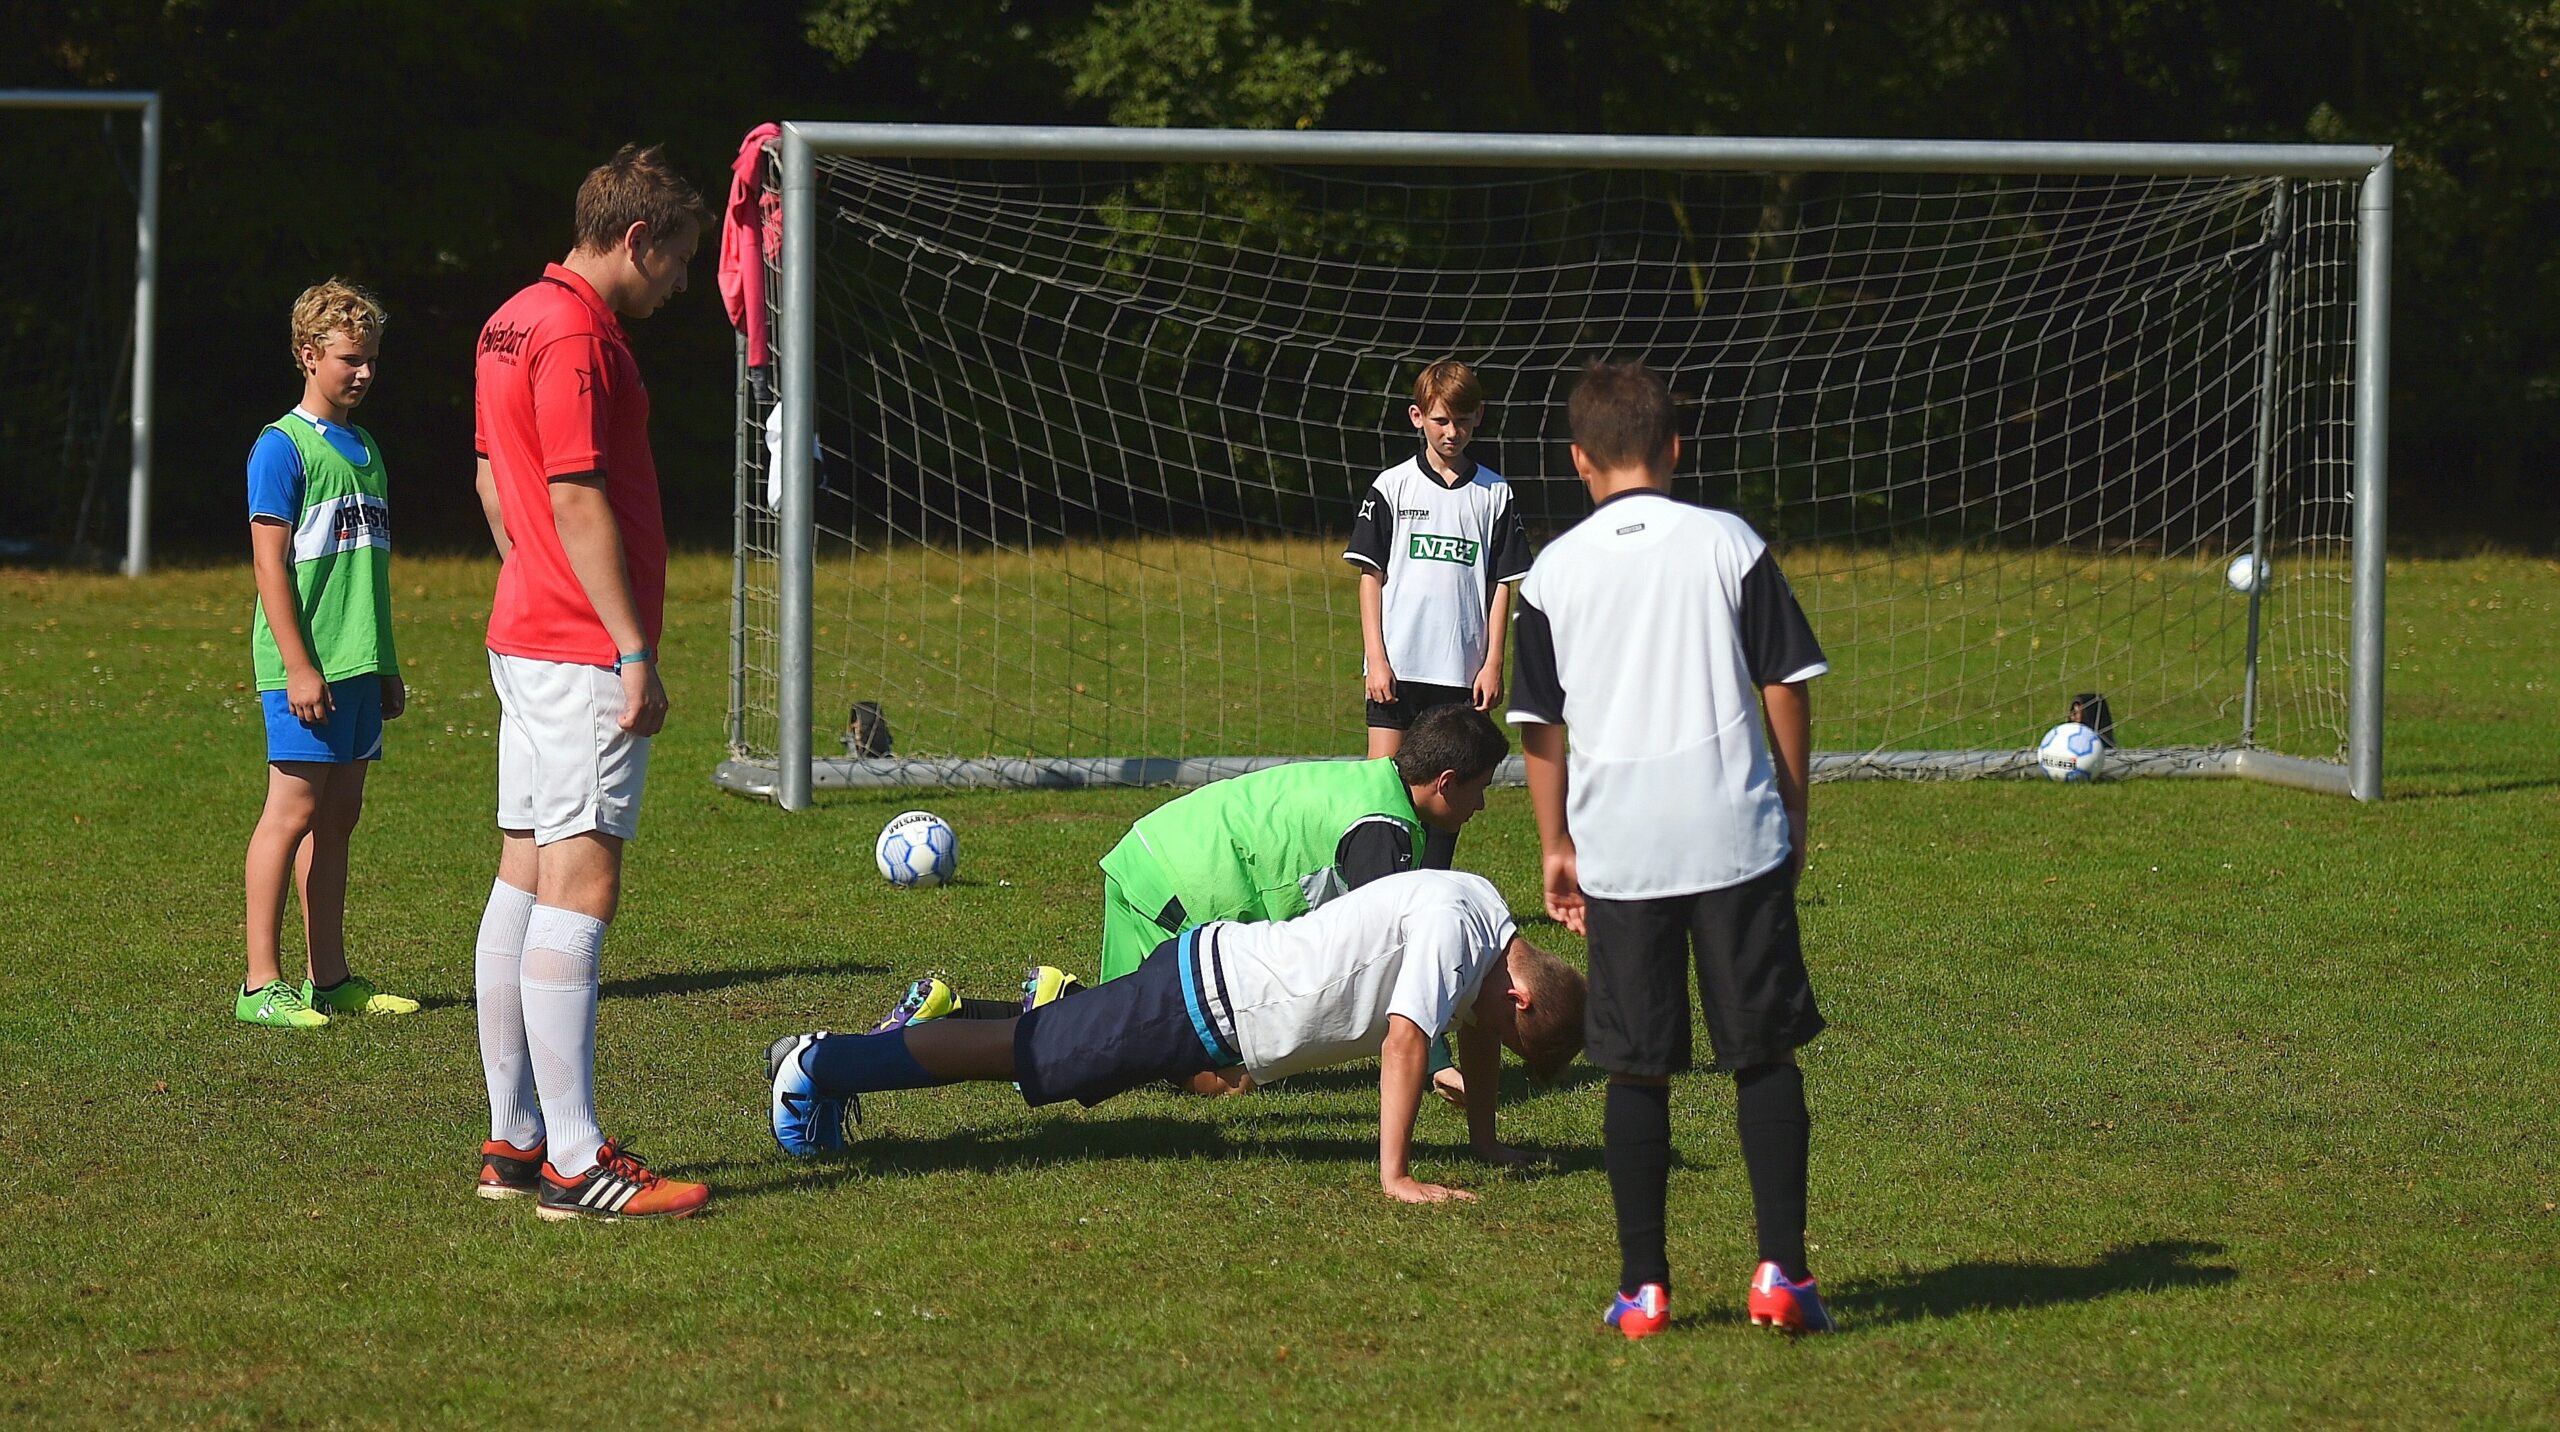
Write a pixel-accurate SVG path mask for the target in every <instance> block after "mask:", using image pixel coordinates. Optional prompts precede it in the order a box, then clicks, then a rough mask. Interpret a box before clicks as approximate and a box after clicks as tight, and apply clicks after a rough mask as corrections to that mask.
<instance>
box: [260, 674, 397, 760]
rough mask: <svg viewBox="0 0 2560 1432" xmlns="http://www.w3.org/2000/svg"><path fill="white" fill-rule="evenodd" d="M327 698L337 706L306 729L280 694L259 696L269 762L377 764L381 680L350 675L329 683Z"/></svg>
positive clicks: (380, 725)
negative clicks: (360, 762) (327, 715)
mask: <svg viewBox="0 0 2560 1432" xmlns="http://www.w3.org/2000/svg"><path fill="white" fill-rule="evenodd" d="M329 699H330V700H331V701H332V702H334V703H335V705H334V707H333V709H332V710H331V711H330V712H329V718H328V719H327V720H326V721H323V722H321V723H320V724H319V725H317V726H309V725H305V724H303V722H302V720H301V718H299V717H297V716H295V715H294V714H293V708H292V707H291V706H289V705H287V704H286V703H285V695H284V693H283V692H281V691H261V692H259V693H258V704H259V705H260V706H261V707H264V708H265V709H266V713H267V759H268V760H270V761H320V762H325V763H327V764H330V765H345V764H346V763H347V762H349V761H379V760H381V759H382V678H381V677H379V676H370V675H368V676H350V677H348V678H347V679H346V680H344V681H332V682H330V683H329Z"/></svg>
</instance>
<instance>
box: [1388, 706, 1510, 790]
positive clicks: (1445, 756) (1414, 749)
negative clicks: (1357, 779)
mask: <svg viewBox="0 0 2560 1432" xmlns="http://www.w3.org/2000/svg"><path fill="white" fill-rule="evenodd" d="M1510 754H1511V738H1510V737H1508V736H1505V735H1503V734H1502V726H1501V723H1499V722H1497V721H1495V720H1494V719H1493V718H1492V717H1490V716H1487V715H1486V714H1484V713H1483V712H1481V711H1478V710H1477V709H1476V708H1474V707H1472V706H1461V705H1458V704H1457V703H1455V702H1451V703H1450V704H1448V705H1446V706H1434V707H1432V708H1431V709H1430V710H1428V711H1425V712H1423V713H1422V714H1421V715H1420V716H1418V717H1416V718H1415V719H1414V723H1413V729H1412V730H1410V731H1407V732H1405V733H1404V744H1403V745H1401V746H1398V747H1397V748H1396V779H1397V780H1400V781H1402V782H1404V783H1405V784H1406V785H1409V786H1427V785H1429V784H1431V782H1432V781H1433V779H1435V778H1436V777H1438V776H1439V774H1440V773H1441V772H1442V771H1454V772H1456V773H1457V777H1458V779H1459V780H1462V781H1472V780H1475V779H1477V778H1478V777H1481V776H1484V775H1486V774H1488V773H1490V772H1491V771H1492V770H1493V768H1494V767H1496V766H1498V765H1501V764H1502V758H1503V757H1505V756H1508V755H1510Z"/></svg>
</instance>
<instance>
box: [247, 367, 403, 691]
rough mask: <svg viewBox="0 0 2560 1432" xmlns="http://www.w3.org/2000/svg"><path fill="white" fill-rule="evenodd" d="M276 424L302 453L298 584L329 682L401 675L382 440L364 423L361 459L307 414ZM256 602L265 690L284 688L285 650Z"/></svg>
mask: <svg viewBox="0 0 2560 1432" xmlns="http://www.w3.org/2000/svg"><path fill="white" fill-rule="evenodd" d="M267 428H268V430H269V431H271V432H279V433H282V434H284V435H285V437H286V438H287V439H288V440H290V441H291V442H292V443H293V448H294V451H295V452H297V453H299V454H301V456H302V512H301V514H300V516H299V517H298V518H296V520H295V522H294V527H293V590H294V604H295V607H296V610H297V611H298V612H299V614H300V616H301V618H302V636H303V640H304V641H305V642H306V643H307V644H308V645H309V646H310V648H311V659H312V660H313V661H315V662H318V663H319V664H320V675H321V677H322V678H323V679H325V680H329V681H343V680H345V679H346V678H348V677H350V676H363V675H366V674H368V673H372V672H380V673H383V674H384V675H390V676H396V675H398V674H399V671H400V655H399V651H398V649H397V648H396V647H394V646H393V645H392V640H391V487H390V479H389V477H388V476H387V475H386V474H385V472H384V471H383V466H382V445H381V444H380V443H377V442H375V441H374V440H373V434H371V433H369V432H366V431H365V430H364V429H362V428H357V429H356V430H355V433H356V436H357V437H360V438H362V439H364V450H365V461H364V465H363V466H361V467H359V466H357V465H356V464H354V463H351V462H349V461H347V459H346V457H345V455H343V454H341V453H340V452H339V451H338V450H337V449H336V448H334V447H332V446H330V444H329V440H328V438H326V437H324V436H322V435H321V433H320V431H319V430H318V429H317V428H314V427H313V426H312V425H311V424H310V423H308V422H306V421H304V420H303V419H302V418H300V417H297V416H294V415H292V414H287V415H285V416H284V417H282V418H279V419H277V420H276V421H274V422H272V423H269V424H267ZM251 605H252V607H253V608H254V610H255V611H256V614H257V615H256V621H255V623H254V625H253V628H252V630H251V634H250V637H249V651H250V657H251V660H252V661H253V662H254V663H255V664H256V667H257V672H258V689H259V690H260V691H281V690H283V689H284V684H285V679H284V655H283V653H282V652H280V651H278V650H277V648H276V635H275V632H274V631H273V630H272V629H271V628H269V627H268V625H267V608H266V604H265V603H264V602H258V601H255V600H254V599H253V600H252V603H251Z"/></svg>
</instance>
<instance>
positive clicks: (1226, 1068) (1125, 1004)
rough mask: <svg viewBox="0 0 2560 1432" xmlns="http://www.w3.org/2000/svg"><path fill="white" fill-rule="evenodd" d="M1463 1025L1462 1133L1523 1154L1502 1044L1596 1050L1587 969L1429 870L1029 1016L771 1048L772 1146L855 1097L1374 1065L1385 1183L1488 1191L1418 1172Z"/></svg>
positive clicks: (805, 1038)
mask: <svg viewBox="0 0 2560 1432" xmlns="http://www.w3.org/2000/svg"><path fill="white" fill-rule="evenodd" d="M1453 1025H1454V1026H1455V1027H1456V1028H1457V1031H1458V1058H1459V1067H1460V1068H1461V1069H1462V1070H1464V1071H1465V1074H1466V1079H1467V1093H1466V1104H1467V1132H1468V1136H1469V1142H1470V1144H1471V1146H1472V1147H1473V1149H1474V1151H1475V1154H1476V1156H1477V1157H1478V1158H1482V1159H1485V1160H1487V1161H1489V1162H1493V1163H1500V1164H1515V1163H1518V1162H1519V1161H1520V1159H1521V1155H1520V1154H1519V1153H1518V1151H1516V1150H1513V1149H1510V1148H1508V1147H1505V1146H1504V1145H1503V1144H1502V1143H1501V1142H1500V1141H1499V1140H1498V1139H1496V1138H1495V1136H1494V1105H1495V1102H1496V1100H1497V1099H1498V1098H1499V1091H1500V1088H1501V1080H1500V1075H1501V1059H1502V1053H1501V1051H1502V1050H1503V1049H1505V1048H1508V1049H1510V1050H1511V1051H1512V1052H1513V1053H1515V1054H1517V1055H1519V1056H1520V1058H1521V1060H1522V1061H1523V1062H1525V1063H1526V1064H1527V1065H1528V1066H1529V1074H1530V1077H1531V1078H1532V1079H1533V1080H1536V1081H1539V1082H1542V1083H1543V1082H1546V1081H1549V1080H1551V1079H1552V1078H1553V1077H1554V1076H1555V1075H1557V1074H1559V1073H1561V1072H1562V1071H1563V1070H1564V1068H1565V1066H1566V1065H1568V1064H1570V1063H1572V1062H1573V1057H1574V1055H1575V1054H1576V1053H1578V1052H1579V1051H1580V1050H1581V1048H1582V976H1581V975H1580V974H1579V973H1578V972H1576V971H1575V970H1574V969H1573V968H1572V967H1571V966H1570V965H1567V964H1565V963H1564V962H1563V961H1561V960H1559V959H1557V958H1556V957H1554V956H1553V955H1550V954H1548V953H1546V952H1545V951H1543V950H1541V949H1539V948H1538V947H1536V946H1535V945H1532V944H1530V943H1529V942H1528V941H1526V940H1523V939H1521V938H1520V935H1519V932H1518V930H1517V929H1516V928H1515V927H1514V926H1513V924H1512V920H1511V912H1510V910H1508V909H1507V908H1505V907H1504V905H1503V903H1502V897H1501V895H1500V894H1498V893H1496V891H1495V890H1494V888H1493V886H1492V884H1491V883H1490V882H1488V881H1487V880H1485V879H1484V878H1483V877H1482V876H1478V875H1468V874H1462V873H1458V872H1451V871H1436V870H1417V871H1413V872H1410V873H1408V874H1404V875H1399V876H1397V877H1396V878H1395V879H1393V880H1379V881H1375V882H1373V883H1371V884H1368V885H1364V886H1362V887H1361V888H1360V889H1358V890H1355V891H1352V892H1351V893H1349V894H1347V895H1343V896H1340V897H1339V898H1336V899H1334V900H1331V901H1328V902H1327V903H1326V904H1325V905H1324V906H1323V907H1321V908H1319V909H1317V910H1315V911H1313V912H1311V913H1308V914H1306V915H1302V916H1300V917H1298V918H1297V919H1294V920H1285V921H1280V922H1277V923H1270V924H1241V923H1236V922H1232V921H1224V920H1221V921H1214V922H1212V923H1210V924H1207V925H1203V926H1201V927H1199V928H1197V929H1194V930H1189V931H1186V932H1184V933H1183V934H1180V935H1177V936H1175V937H1174V938H1173V939H1170V940H1166V941H1165V942H1163V943H1162V944H1160V945H1158V946H1157V947H1156V949H1155V952H1154V953H1153V954H1150V955H1149V956H1147V958H1146V959H1145V960H1144V961H1143V962H1141V963H1140V964H1139V966H1138V968H1137V969H1136V970H1135V971H1133V972H1131V973H1129V974H1127V975H1125V976H1123V977H1121V978H1119V979H1116V980H1112V981H1109V982H1108V983H1105V984H1102V985H1099V986H1097V987H1095V988H1093V989H1090V990H1086V991H1083V992H1081V993H1079V994H1077V995H1076V996H1075V997H1073V998H1071V999H1061V1000H1058V1001H1056V1002H1054V1003H1049V1004H1043V1005H1041V1006H1039V1007H1038V1008H1036V1009H1033V1010H1030V1011H1029V1012H1027V1013H1025V1014H1023V1015H1022V1016H1021V1017H1019V1018H1016V1019H1003V1020H996V1019H939V1020H932V1021H929V1022H925V1023H920V1024H909V1025H906V1026H903V1027H900V1028H896V1029H890V1030H886V1031H883V1032H881V1033H877V1034H868V1035H836V1034H828V1033H826V1032H825V1031H823V1030H822V1031H819V1032H816V1033H812V1034H794V1035H788V1036H785V1037H784V1038H782V1039H779V1040H776V1041H775V1042H774V1043H773V1045H772V1046H771V1048H769V1049H768V1050H767V1051H766V1059H767V1064H768V1067H769V1068H770V1070H771V1073H772V1076H773V1093H772V1120H773V1136H774V1140H775V1142H777V1143H779V1144H781V1145H782V1149H783V1151H784V1152H785V1153H788V1154H791V1155H793V1156H795V1157H799V1158H808V1157H812V1156H814V1155H816V1154H819V1153H824V1152H827V1151H830V1150H833V1149H837V1148H841V1147H842V1146H843V1143H844V1121H845V1116H846V1113H847V1110H848V1107H851V1108H853V1109H854V1110H855V1112H856V1113H857V1114H858V1112H859V1105H858V1100H859V1096H861V1095H864V1094H872V1093H879V1092H882V1091H884V1090H891V1089H929V1088H935V1087H938V1086H941V1085H944V1084H957V1083H963V1082H969V1081H997V1080H1012V1081H1015V1082H1016V1083H1018V1084H1019V1085H1020V1087H1021V1090H1022V1097H1023V1100H1024V1102H1026V1103H1028V1104H1031V1105H1032V1106H1033V1107H1035V1108H1036V1107H1038V1106H1040V1105H1043V1104H1055V1103H1062V1102H1065V1101H1066V1100H1069V1099H1073V1100H1075V1101H1076V1102H1078V1103H1081V1104H1083V1105H1085V1106H1087V1107H1088V1108H1089V1107H1091V1106H1093V1105H1095V1104H1099V1103H1101V1102H1102V1101H1103V1100H1105V1099H1108V1098H1110V1097H1111V1096H1112V1095H1114V1094H1119V1093H1123V1092H1125V1091H1127V1090H1130V1089H1135V1088H1138V1087H1140V1086H1141V1085H1146V1084H1154V1083H1161V1082H1163V1081H1166V1080H1172V1081H1175V1082H1183V1081H1187V1080H1189V1079H1191V1078H1192V1077H1194V1076H1196V1075H1199V1074H1203V1073H1207V1072H1211V1071H1222V1072H1224V1073H1225V1074H1226V1075H1227V1076H1228V1077H1229V1078H1231V1079H1234V1080H1237V1081H1239V1082H1241V1081H1243V1080H1252V1081H1255V1082H1261V1083H1268V1082H1270V1081H1271V1080H1274V1079H1281V1078H1286V1077H1287V1076H1289V1075H1291V1074H1296V1073H1300V1072H1303V1071H1305V1070H1309V1069H1319V1068H1323V1067H1325V1066H1327V1065H1332V1064H1342V1063H1347V1062H1349V1061H1351V1060H1354V1059H1364V1058H1369V1057H1372V1056H1374V1057H1376V1058H1377V1059H1378V1061H1379V1064H1378V1183H1379V1186H1380V1187H1381V1188H1382V1189H1384V1190H1385V1191H1386V1193H1387V1195H1388V1196H1389V1197H1392V1198H1395V1199H1398V1200H1400V1201H1402V1202H1405V1203H1439V1202H1442V1201H1444V1200H1447V1199H1452V1198H1458V1199H1467V1198H1472V1197H1474V1195H1472V1194H1469V1193H1465V1192H1462V1191H1460V1190H1457V1189H1452V1188H1444V1187H1441V1186H1440V1185H1438V1184H1429V1183H1423V1182H1420V1181H1418V1180H1417V1179H1415V1178H1414V1177H1413V1173H1412V1169H1411V1162H1410V1153H1409V1149H1410V1144H1411V1141H1412V1137H1413V1120H1414V1110H1415V1106H1416V1104H1417V1103H1418V1102H1419V1100H1420V1098H1421V1095H1422V1087H1423V1079H1424V1077H1425V1074H1424V1070H1425V1065H1426V1055H1425V1050H1426V1048H1427V1046H1428V1045H1429V1044H1430V1042H1431V1040H1432V1039H1433V1038H1434V1037H1435V1036H1437V1035H1438V1034H1440V1033H1441V1032H1442V1031H1444V1030H1446V1029H1449V1028H1450V1027H1452V1026H1453Z"/></svg>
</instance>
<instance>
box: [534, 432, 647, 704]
mask: <svg viewBox="0 0 2560 1432" xmlns="http://www.w3.org/2000/svg"><path fill="white" fill-rule="evenodd" d="M551 520H552V521H553V522H554V523H556V524H557V525H558V527H559V530H560V550H561V552H562V553H563V554H564V555H565V556H567V557H568V559H569V570H570V571H572V572H574V573H576V574H577V577H578V585H579V587H581V588H582V589H584V590H585V592H586V594H587V601H588V602H589V603H590V604H592V605H593V606H594V607H595V609H596V617H597V619H598V620H600V621H602V622H603V623H604V629H605V634H606V635H607V636H610V637H612V638H613V646H614V650H616V651H619V652H636V651H642V650H646V649H647V646H648V634H647V633H646V632H645V631H644V630H643V629H642V628H641V625H640V608H639V603H637V602H635V601H633V600H632V597H631V574H630V573H629V571H627V570H626V569H625V568H624V566H623V564H622V529H621V527H620V526H618V525H617V524H616V523H615V522H614V520H613V506H612V504H611V503H609V502H608V501H606V499H605V495H604V478H603V476H602V475H601V474H591V475H588V476H584V477H564V478H559V479H555V480H554V481H553V482H552V484H551ZM622 696H623V707H622V729H624V730H626V731H629V732H631V733H633V734H634V735H640V736H654V735H656V734H658V728H659V727H661V726H664V725H665V724H666V721H667V688H666V687H665V686H664V685H662V684H661V683H660V682H659V680H658V663H657V662H656V660H654V659H652V660H649V661H634V662H626V663H624V664H623V667H622Z"/></svg>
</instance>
